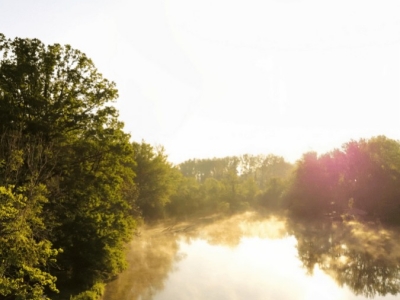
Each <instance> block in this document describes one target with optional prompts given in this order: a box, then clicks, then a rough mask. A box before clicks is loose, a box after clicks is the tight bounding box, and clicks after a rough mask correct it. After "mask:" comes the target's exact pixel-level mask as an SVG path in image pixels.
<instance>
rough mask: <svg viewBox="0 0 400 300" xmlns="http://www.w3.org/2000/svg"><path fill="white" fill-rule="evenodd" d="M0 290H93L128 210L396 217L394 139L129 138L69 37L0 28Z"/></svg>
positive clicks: (120, 253) (34, 295)
mask: <svg viewBox="0 0 400 300" xmlns="http://www.w3.org/2000/svg"><path fill="white" fill-rule="evenodd" d="M0 56H1V59H0V298H1V299H75V300H82V299H89V300H90V299H97V298H98V297H99V295H101V293H102V290H103V288H104V284H103V283H104V282H107V281H108V280H111V279H112V278H114V277H115V276H116V275H117V274H118V273H119V272H120V271H121V270H123V269H124V267H125V264H126V263H125V258H124V245H125V244H126V243H127V242H128V241H129V240H131V239H132V238H133V233H134V230H135V227H136V224H137V222H138V221H140V222H142V220H144V221H150V222H151V221H154V220H159V219H161V218H165V217H174V218H189V217H195V216H200V215H207V214H215V213H218V214H229V213H236V212H240V211H244V210H247V209H257V210H258V209H264V210H267V211H270V212H275V213H289V214H290V215H292V216H300V217H304V216H305V217H311V218H316V217H319V216H327V215H330V216H332V215H333V214H337V215H340V214H342V213H345V212H346V211H347V210H348V209H349V208H352V209H353V210H355V209H358V210H359V211H361V210H362V211H363V212H364V211H365V212H366V213H367V214H368V215H369V216H370V217H371V218H375V219H380V220H382V221H386V222H392V223H396V222H399V218H398V215H399V213H400V200H399V199H400V184H399V178H400V145H399V142H397V141H394V140H390V139H387V138H385V137H376V138H372V139H370V140H360V141H358V142H356V141H351V142H349V143H347V144H345V145H344V147H343V149H342V150H334V151H332V152H331V153H327V154H324V155H321V156H317V155H316V154H315V153H307V154H305V155H304V156H303V158H302V159H301V160H299V161H298V162H297V163H296V164H295V165H292V164H290V163H288V162H286V161H285V160H284V159H283V158H282V157H279V156H275V155H242V156H232V157H225V158H212V159H194V160H189V161H186V162H183V163H181V164H180V165H178V166H174V165H172V164H171V163H170V162H168V158H167V156H166V155H165V151H164V149H163V148H162V147H153V146H151V145H149V144H147V143H145V142H144V141H142V142H132V141H131V137H130V135H129V134H127V133H125V132H124V131H123V124H122V123H121V122H120V121H119V120H118V112H117V110H116V109H115V108H114V107H113V106H112V105H111V104H112V101H114V100H115V99H116V98H117V96H118V93H117V90H116V87H115V84H114V83H113V82H109V81H108V80H106V79H105V78H103V77H102V75H101V74H100V73H99V72H98V71H97V70H96V68H95V66H94V64H93V62H92V61H91V60H90V59H89V58H88V57H86V55H85V54H83V53H81V52H80V51H78V50H75V49H72V48H71V47H70V46H68V45H67V46H61V45H58V44H54V45H50V46H46V45H44V44H43V43H41V42H40V41H39V40H36V39H20V38H16V39H14V40H10V39H7V38H5V36H4V35H2V34H0Z"/></svg>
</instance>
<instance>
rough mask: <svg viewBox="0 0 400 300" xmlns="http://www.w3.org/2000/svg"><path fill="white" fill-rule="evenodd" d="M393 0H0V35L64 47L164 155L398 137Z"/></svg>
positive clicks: (292, 150) (287, 150) (287, 151)
mask: <svg viewBox="0 0 400 300" xmlns="http://www.w3.org/2000/svg"><path fill="white" fill-rule="evenodd" d="M399 15H400V1H398V0H385V1H371V0H346V1H344V0H336V1H324V0H318V1H317V0H314V1H311V0H247V1H238V0H230V1H228V0H212V1H210V0H202V1H193V0H112V1H111V0H96V1H94V0H69V1H54V0H36V1H32V0H0V32H2V33H3V34H5V35H6V37H8V38H14V37H22V38H38V39H40V40H41V41H42V42H44V43H45V44H53V43H60V44H70V45H71V46H72V47H73V48H76V49H79V50H81V51H82V52H84V53H86V55H87V56H88V57H90V58H91V59H92V60H93V62H94V64H95V66H96V67H97V69H98V70H99V71H100V72H101V73H102V74H103V76H104V77H105V78H107V79H109V80H112V81H114V82H115V83H116V85H117V88H118V90H119V98H118V100H117V102H116V103H115V106H116V107H117V108H118V109H119V111H120V119H121V121H123V122H124V123H125V131H126V132H129V133H130V134H131V136H132V139H133V140H135V141H141V140H144V141H145V142H147V143H150V144H152V145H162V146H164V148H165V150H166V153H167V154H168V156H169V160H170V161H171V162H173V163H180V162H183V161H185V160H187V159H192V158H211V157H224V156H230V155H241V154H245V153H248V154H270V153H272V154H275V155H281V156H284V157H285V158H286V159H287V160H288V161H290V162H294V161H296V160H297V159H299V158H301V156H302V154H303V153H305V152H308V151H317V152H319V153H324V152H327V151H330V150H332V149H333V148H339V147H341V145H342V144H343V143H345V142H348V141H349V140H350V139H356V140H358V139H360V138H370V137H372V136H376V135H381V134H383V135H386V136H387V137H389V138H392V139H396V140H400V17H399Z"/></svg>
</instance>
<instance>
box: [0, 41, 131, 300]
mask: <svg viewBox="0 0 400 300" xmlns="http://www.w3.org/2000/svg"><path fill="white" fill-rule="evenodd" d="M0 55H1V60H0V120H2V122H1V123H0V162H1V163H0V186H1V199H2V201H1V203H0V205H1V207H0V208H1V212H0V218H1V221H2V222H1V226H0V230H1V231H2V233H3V234H2V236H1V239H2V244H1V246H0V247H1V250H0V251H1V253H0V259H1V260H2V261H3V262H4V264H2V267H1V269H0V270H1V273H0V280H1V287H0V295H1V296H3V297H7V299H8V298H10V299H11V298H12V299H14V298H18V297H19V298H18V299H39V298H40V299H42V298H41V297H45V295H49V296H51V297H52V298H53V299H54V298H57V297H59V298H63V299H65V298H69V295H72V294H79V293H80V292H83V291H85V290H87V289H90V287H91V286H93V285H94V284H96V283H98V282H101V281H103V280H106V279H109V278H111V277H112V276H115V275H116V274H117V273H118V272H120V271H121V270H122V269H123V268H124V266H125V260H124V253H123V248H124V243H125V242H126V241H128V240H129V239H130V237H131V235H132V230H133V228H134V226H135V221H134V218H133V215H134V208H135V207H134V205H135V197H134V196H133V194H134V191H135V185H134V181H133V178H134V177H135V173H134V170H133V169H134V166H135V162H134V160H133V149H132V146H131V144H130V141H129V138H130V137H129V135H127V134H125V133H124V132H123V131H122V129H123V124H122V123H121V122H119V121H118V113H117V111H116V109H115V108H113V107H112V106H110V105H109V104H110V102H112V101H113V100H114V99H116V97H117V90H116V88H115V84H114V83H112V82H109V81H108V80H107V79H104V78H103V77H102V75H101V74H100V73H99V72H98V71H97V70H96V68H95V66H94V64H93V62H92V61H91V60H90V59H89V58H88V57H86V55H85V54H83V53H81V52H80V51H78V50H75V49H72V48H71V47H70V46H68V45H66V46H61V45H59V44H54V45H49V46H46V45H44V44H43V43H41V42H40V41H39V40H37V39H21V38H16V39H14V40H9V39H6V38H5V36H4V35H2V34H0ZM57 249H62V253H61V251H58V250H57ZM55 256H57V261H55V260H54V258H55ZM56 277H57V286H58V288H59V289H60V295H59V296H58V295H56V294H54V292H55V291H56V288H55V281H56ZM89 293H90V292H89Z"/></svg>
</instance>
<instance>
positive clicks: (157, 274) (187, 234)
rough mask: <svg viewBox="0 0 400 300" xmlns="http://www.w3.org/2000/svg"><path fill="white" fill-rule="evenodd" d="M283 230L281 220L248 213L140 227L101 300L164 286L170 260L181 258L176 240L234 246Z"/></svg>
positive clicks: (144, 295) (146, 298) (144, 296)
mask: <svg viewBox="0 0 400 300" xmlns="http://www.w3.org/2000/svg"><path fill="white" fill-rule="evenodd" d="M285 233H286V230H285V224H284V222H283V221H279V220H277V219H276V218H269V219H266V218H264V217H261V216H259V215H257V214H252V213H245V214H242V215H236V216H234V217H231V218H226V219H223V220H221V219H215V218H203V219H199V220H197V221H193V222H190V223H178V224H174V225H172V226H166V227H162V226H156V227H153V228H148V229H143V230H142V234H141V236H140V237H137V238H135V239H134V240H133V241H132V242H131V244H130V249H129V252H128V255H127V259H128V269H127V270H126V271H125V272H123V273H122V274H120V275H119V276H118V278H117V279H116V280H114V281H112V282H110V283H109V284H108V285H107V288H106V292H105V295H104V297H103V300H122V299H130V300H136V299H141V300H150V299H152V298H153V296H154V295H155V294H156V293H157V292H159V291H161V290H162V289H163V288H164V282H165V280H166V279H167V278H168V274H169V273H170V272H172V271H173V266H174V263H175V262H176V261H178V260H179V259H181V258H182V254H179V252H178V251H179V243H178V241H179V240H183V241H185V242H186V243H189V244H190V243H191V241H193V240H195V239H204V240H206V241H207V242H208V243H209V244H213V245H223V246H228V247H235V246H237V245H239V243H240V240H241V238H242V237H255V236H257V237H261V238H278V237H282V235H283V234H285Z"/></svg>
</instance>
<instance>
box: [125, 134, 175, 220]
mask: <svg viewBox="0 0 400 300" xmlns="http://www.w3.org/2000/svg"><path fill="white" fill-rule="evenodd" d="M132 146H133V159H134V161H135V162H136V165H135V166H134V168H133V169H134V172H135V174H136V177H135V185H136V204H137V205H138V207H139V209H140V210H141V212H142V216H143V217H144V218H145V219H154V218H160V217H163V215H164V212H165V209H164V208H165V206H166V204H167V203H168V202H169V201H170V196H171V195H172V194H173V193H175V191H176V188H177V182H179V173H178V170H177V169H175V168H174V167H173V166H172V165H171V164H170V163H169V162H168V161H167V156H166V155H165V154H164V149H163V148H159V149H154V148H153V147H152V146H151V145H149V144H146V143H145V142H142V143H140V144H139V143H136V142H134V143H132Z"/></svg>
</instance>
